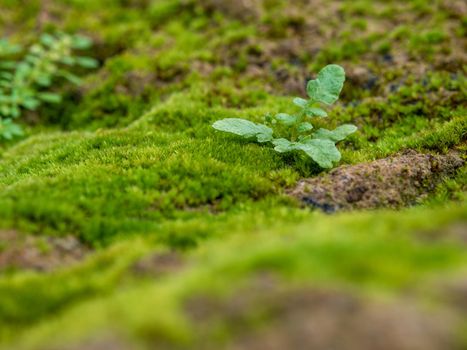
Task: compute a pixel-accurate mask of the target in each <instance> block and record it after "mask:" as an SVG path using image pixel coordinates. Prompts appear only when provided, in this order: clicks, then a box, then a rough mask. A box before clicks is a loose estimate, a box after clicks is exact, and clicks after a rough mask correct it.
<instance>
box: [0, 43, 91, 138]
mask: <svg viewBox="0 0 467 350" xmlns="http://www.w3.org/2000/svg"><path fill="white" fill-rule="evenodd" d="M91 45H92V42H91V41H90V40H89V39H87V38H85V37H82V36H78V35H67V34H57V35H54V36H53V35H49V34H43V35H42V36H41V37H40V41H39V42H38V43H35V44H34V45H32V46H31V47H30V48H29V50H28V52H27V53H26V55H25V56H24V58H22V59H21V60H20V61H16V60H15V58H16V56H17V55H18V54H20V53H21V52H22V48H21V47H20V46H18V45H13V44H11V43H9V42H8V41H7V40H0V138H4V139H11V138H13V137H15V136H21V135H22V134H23V132H22V129H21V127H20V126H19V125H17V124H15V123H14V122H13V120H14V119H16V118H18V117H20V116H21V113H22V111H23V110H24V109H28V110H36V109H37V108H38V107H39V106H40V105H41V104H42V103H59V102H60V101H61V96H60V95H59V94H57V93H55V92H50V91H49V90H50V87H51V86H52V84H53V83H54V81H55V80H56V79H57V78H64V79H66V80H68V81H70V82H72V83H74V84H79V83H80V79H79V78H78V77H77V76H76V75H74V74H72V73H71V72H70V71H69V67H72V66H80V67H83V68H95V67H97V65H98V62H97V61H96V60H94V59H93V58H90V57H82V56H75V55H74V50H82V49H88V48H89V47H91Z"/></svg>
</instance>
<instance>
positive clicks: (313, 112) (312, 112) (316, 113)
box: [305, 107, 328, 118]
mask: <svg viewBox="0 0 467 350" xmlns="http://www.w3.org/2000/svg"><path fill="white" fill-rule="evenodd" d="M305 113H306V115H307V116H310V117H321V118H324V117H327V116H328V114H327V113H326V111H325V110H324V109H321V108H317V107H311V108H307V109H306V110H305Z"/></svg>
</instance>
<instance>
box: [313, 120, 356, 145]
mask: <svg viewBox="0 0 467 350" xmlns="http://www.w3.org/2000/svg"><path fill="white" fill-rule="evenodd" d="M355 131H357V127H356V126H355V125H352V124H344V125H341V126H339V127H337V128H335V129H334V130H332V131H331V130H327V129H319V130H318V131H316V132H315V133H314V134H313V138H314V139H323V140H331V141H334V142H339V141H342V140H343V139H345V138H346V137H347V136H349V135H350V134H352V133H354V132H355Z"/></svg>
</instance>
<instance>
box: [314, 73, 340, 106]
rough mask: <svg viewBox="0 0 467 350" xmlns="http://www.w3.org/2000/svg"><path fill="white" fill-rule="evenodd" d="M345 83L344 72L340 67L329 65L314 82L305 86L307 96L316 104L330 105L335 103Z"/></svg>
mask: <svg viewBox="0 0 467 350" xmlns="http://www.w3.org/2000/svg"><path fill="white" fill-rule="evenodd" d="M344 81H345V71H344V69H343V68H342V67H340V66H338V65H335V64H331V65H328V66H326V67H324V68H323V69H322V70H321V71H320V72H319V73H318V77H317V78H316V79H315V80H310V81H309V82H308V84H307V88H306V90H307V93H308V96H309V97H310V98H311V99H312V100H313V101H316V102H322V103H325V104H327V105H331V104H333V103H334V102H336V101H337V99H338V98H339V94H340V93H341V90H342V87H343V86H344Z"/></svg>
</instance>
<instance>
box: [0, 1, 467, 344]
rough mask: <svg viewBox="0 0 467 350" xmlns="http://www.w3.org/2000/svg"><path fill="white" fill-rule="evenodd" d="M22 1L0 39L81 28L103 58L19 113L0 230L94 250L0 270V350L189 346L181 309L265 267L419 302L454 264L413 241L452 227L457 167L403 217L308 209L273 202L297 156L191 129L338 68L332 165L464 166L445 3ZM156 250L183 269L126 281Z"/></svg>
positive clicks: (442, 243)
mask: <svg viewBox="0 0 467 350" xmlns="http://www.w3.org/2000/svg"><path fill="white" fill-rule="evenodd" d="M27 3H28V4H27V6H18V4H17V1H12V0H0V7H1V8H2V11H1V12H0V24H1V25H2V28H3V27H4V28H5V31H6V32H7V33H8V34H9V36H10V37H11V39H12V40H13V41H15V42H25V43H28V42H31V41H33V40H34V39H35V36H36V33H37V31H39V30H44V31H54V30H58V29H59V30H64V31H67V32H80V33H82V34H87V35H90V36H91V37H92V38H93V39H94V41H95V47H94V49H93V50H92V51H90V52H88V53H86V54H87V55H91V56H94V57H97V58H98V59H99V60H100V62H101V63H102V65H101V67H100V68H99V69H98V70H96V71H95V72H92V73H91V74H89V75H88V76H87V77H85V83H84V85H83V86H82V87H81V88H80V89H75V88H72V87H70V86H66V85H63V86H62V85H59V86H57V87H56V89H57V90H58V91H61V92H63V94H64V95H65V99H64V103H63V104H61V105H59V106H47V108H44V109H42V110H41V111H40V112H39V113H37V114H31V115H28V117H27V118H25V119H24V123H25V124H26V127H27V128H28V132H29V137H28V138H25V139H23V140H18V141H16V142H12V143H7V144H3V145H2V146H1V150H0V152H1V156H0V227H2V228H4V229H17V230H20V231H24V232H25V233H28V234H36V235H40V236H44V237H45V236H46V235H61V236H65V235H69V234H73V235H77V236H79V237H80V239H81V240H82V241H83V242H84V243H86V244H88V245H89V246H90V247H92V248H93V249H95V251H94V252H93V253H91V254H90V256H89V257H88V258H87V259H86V260H84V261H82V262H78V263H77V265H75V266H73V267H68V268H62V269H58V270H56V271H53V272H48V273H33V272H27V271H21V270H15V271H10V272H9V273H6V274H3V275H0V330H1V331H0V343H1V344H2V345H4V347H5V348H6V349H12V348H14V349H22V348H25V349H37V348H40V346H42V347H44V346H46V347H47V346H48V347H50V346H52V345H54V344H50V342H51V339H55V340H54V342H56V343H57V346H58V348H60V346H62V344H68V343H80V342H82V341H83V340H85V339H87V338H93V337H97V338H99V337H101V336H103V335H105V334H109V333H112V332H114V333H115V332H117V333H118V334H119V335H120V336H121V337H122V338H123V340H127V341H128V342H130V343H133V342H134V343H136V344H137V345H141V344H143V345H145V344H151V346H152V347H154V344H156V345H161V347H162V346H166V347H168V348H170V347H171V346H172V347H175V348H176V347H177V346H178V347H179V348H180V347H187V346H191V345H193V344H195V345H196V344H198V345H199V344H201V345H202V344H205V343H202V339H199V337H200V336H199V333H197V328H196V325H194V324H192V322H191V321H190V320H189V319H188V318H187V316H186V314H185V312H184V306H185V303H186V301H187V299H188V298H189V297H190V296H192V295H207V296H215V297H216V298H218V299H219V298H220V299H221V300H223V299H226V298H228V297H229V295H234V294H235V293H237V292H238V291H240V290H241V286H244V285H245V284H247V283H248V282H249V281H251V280H253V279H255V278H256V277H257V276H258V275H262V274H265V273H266V274H268V273H270V274H272V275H274V276H277V278H278V280H279V281H282V282H281V283H282V284H283V285H284V287H285V286H287V285H294V286H296V285H299V286H308V287H310V286H331V287H333V288H350V289H352V290H353V291H354V292H355V293H356V294H358V295H361V296H363V297H366V296H368V295H373V294H375V295H380V294H384V295H385V296H388V295H390V297H391V298H394V299H400V298H402V295H404V294H405V293H406V292H407V291H410V293H412V294H411V296H413V299H414V300H417V301H418V302H424V301H428V302H429V303H431V302H437V301H436V300H435V299H436V296H433V295H432V294H431V293H425V291H427V290H432V284H431V283H432V281H433V280H438V279H441V278H445V277H446V276H450V275H455V274H457V273H460V272H462V271H463V270H465V268H466V263H467V260H466V258H467V256H466V254H465V249H464V248H465V247H463V246H462V245H461V243H459V242H458V241H449V240H443V239H439V240H434V239H433V237H432V235H431V234H432V233H433V232H435V233H436V236H437V237H443V235H444V234H445V233H446V232H449V228H450V227H451V226H452V225H455V224H458V223H459V222H460V223H463V222H465V221H466V220H467V218H466V217H465V212H466V203H465V199H466V197H465V193H466V171H465V166H464V167H463V168H462V169H461V170H460V171H459V172H458V173H457V174H456V175H454V176H453V177H451V178H449V179H446V181H444V182H443V183H441V184H440V185H439V186H438V187H437V188H436V190H435V192H434V193H433V194H432V195H430V196H429V197H427V198H426V199H425V200H423V201H421V202H420V204H419V205H418V206H417V207H416V208H412V209H406V210H402V211H399V212H393V211H375V212H352V213H348V214H338V215H334V216H326V215H324V214H321V213H318V212H312V211H310V210H308V209H300V208H299V204H298V203H297V202H295V201H294V200H292V199H290V198H289V197H288V196H286V195H285V193H286V191H287V189H288V188H290V187H293V186H294V184H295V183H296V181H297V180H298V179H299V178H301V177H308V176H314V175H315V174H317V172H318V171H319V170H317V169H316V167H315V166H314V165H313V164H312V163H310V162H309V161H308V162H307V161H305V160H304V159H303V158H300V157H299V156H297V155H291V156H285V157H284V156H281V155H279V154H277V153H275V152H274V151H273V150H271V149H270V148H268V147H264V146H261V145H257V144H254V143H249V142H245V141H243V140H239V139H238V138H235V137H230V136H228V135H224V134H221V133H217V132H215V131H214V130H213V129H212V128H211V127H210V124H211V123H212V122H213V121H215V120H217V119H222V118H228V117H241V118H247V119H250V120H253V121H261V120H262V118H263V116H264V115H265V114H266V113H278V112H283V111H287V110H288V108H289V106H290V101H291V98H292V97H294V96H292V95H295V94H301V93H304V91H302V90H303V89H302V85H304V83H305V79H309V78H312V77H313V76H314V75H315V74H316V72H317V71H318V70H319V69H320V68H322V66H323V65H324V64H326V63H337V64H341V65H343V66H345V67H346V69H347V71H348V72H349V79H348V81H347V83H346V87H345V90H344V94H343V99H342V101H341V104H340V105H339V106H337V107H336V108H334V109H332V110H330V113H329V114H330V118H327V119H324V120H322V121H319V122H318V123H317V127H321V126H323V127H332V126H334V125H340V124H342V123H353V124H356V125H358V127H359V131H358V132H357V133H356V134H354V135H352V137H350V138H349V140H348V141H345V142H343V143H341V144H340V145H339V149H340V150H341V151H342V153H343V160H342V163H343V164H345V163H358V162H363V161H370V160H373V159H376V158H381V157H386V156H391V155H394V154H396V153H397V152H400V151H403V150H406V149H415V150H418V151H420V152H431V153H438V152H439V153H446V152H451V151H457V152H459V154H462V155H463V154H464V153H465V151H466V146H465V144H466V134H467V133H466V127H467V124H466V118H465V116H466V114H467V111H466V109H465V106H464V105H465V102H464V101H465V100H466V97H467V96H466V91H467V88H466V79H465V64H464V63H463V62H462V60H461V59H460V58H459V56H458V54H459V52H457V50H458V49H459V48H460V47H462V45H463V41H464V40H465V39H464V36H463V35H462V33H463V32H465V20H463V19H462V18H460V17H459V14H458V13H456V10H455V9H453V8H451V7H449V6H447V2H436V3H433V2H429V1H421V0H420V1H419V0H417V1H402V0H397V1H389V2H375V1H369V0H361V1H354V0H346V1H332V2H329V3H328V2H326V3H325V2H322V4H320V7H319V8H311V7H310V6H309V5H308V4H307V3H306V2H297V3H295V2H294V3H293V4H292V2H286V1H282V0H277V1H276V0H265V1H258V2H256V1H252V2H242V4H243V3H244V4H246V5H245V6H249V4H250V5H251V4H253V5H251V6H258V7H255V8H246V9H244V10H242V11H244V12H245V14H248V16H246V15H245V16H242V13H240V14H239V13H238V11H236V10H238V8H232V7H229V6H240V5H237V3H235V4H233V2H229V3H228V4H227V5H229V6H227V7H222V5H223V4H220V2H218V3H217V4H214V5H212V4H208V3H207V2H206V3H204V2H203V3H201V2H197V1H192V0H188V1H184V0H183V1H181V0H161V1H154V2H151V1H145V0H104V1H94V2H89V1H85V0H66V1H58V0H50V1H47V2H40V1H28V2H27ZM219 4H220V5H219ZM232 4H233V5H232ZM224 5H225V4H224ZM216 6H217V7H216ZM241 6H243V5H241ZM255 11H257V12H255ZM240 12H241V11H240ZM308 13H313V16H308V15H307V14H308ZM38 18H42V19H43V18H46V19H47V20H45V22H44V21H43V20H39V21H38ZM41 21H42V22H44V23H42V22H41ZM362 68H363V69H362ZM359 71H360V72H362V71H363V73H362V74H357V73H359ZM303 87H304V86H303ZM427 218H429V220H427ZM2 249H3V250H2ZM7 249H8V243H0V255H1V254H2V251H3V252H4V251H6V250H7ZM51 249H53V248H51ZM168 249H173V250H177V251H178V252H179V254H180V255H181V256H182V257H183V260H184V261H186V265H184V266H183V268H181V269H180V271H178V270H177V271H175V272H174V273H173V275H168V276H162V277H160V278H157V279H151V278H148V277H147V276H146V277H145V276H143V277H142V276H139V275H137V274H135V272H134V268H133V266H134V264H135V263H136V262H137V261H138V260H139V259H140V258H141V257H142V256H144V255H146V254H150V253H151V252H154V251H155V252H160V251H167V250H168ZM43 253H47V249H46V247H44V249H43ZM0 261H1V256H0ZM420 290H421V291H423V293H421V292H420ZM433 294H436V290H435V291H434V293H433ZM38 300H40V302H38ZM440 303H441V304H442V305H444V307H446V308H448V306H446V305H445V301H444V300H441V301H440ZM462 317H463V318H465V317H464V316H462ZM227 318H228V317H227V316H224V315H220V316H219V319H220V322H221V324H222V327H224V328H222V329H221V331H220V333H216V331H214V332H213V333H212V334H213V336H212V338H210V337H207V338H209V339H207V341H210V342H211V343H212V344H214V345H213V347H216V346H217V347H218V348H221V347H222V345H224V344H223V343H222V340H219V339H220V338H221V339H223V341H225V342H228V341H229V340H230V339H232V338H235V337H236V336H237V335H238V334H237V333H236V331H237V329H236V328H235V325H231V324H230V323H229V322H227V321H228V320H227ZM264 327H268V322H267V320H266V322H265V325H264ZM210 334H211V333H210ZM219 334H221V336H219ZM215 335H217V336H219V337H220V338H216V336H215ZM204 341H206V339H205V340H204ZM10 342H11V343H10ZM12 344H13V345H12ZM201 345H200V348H201V347H202V346H201Z"/></svg>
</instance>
